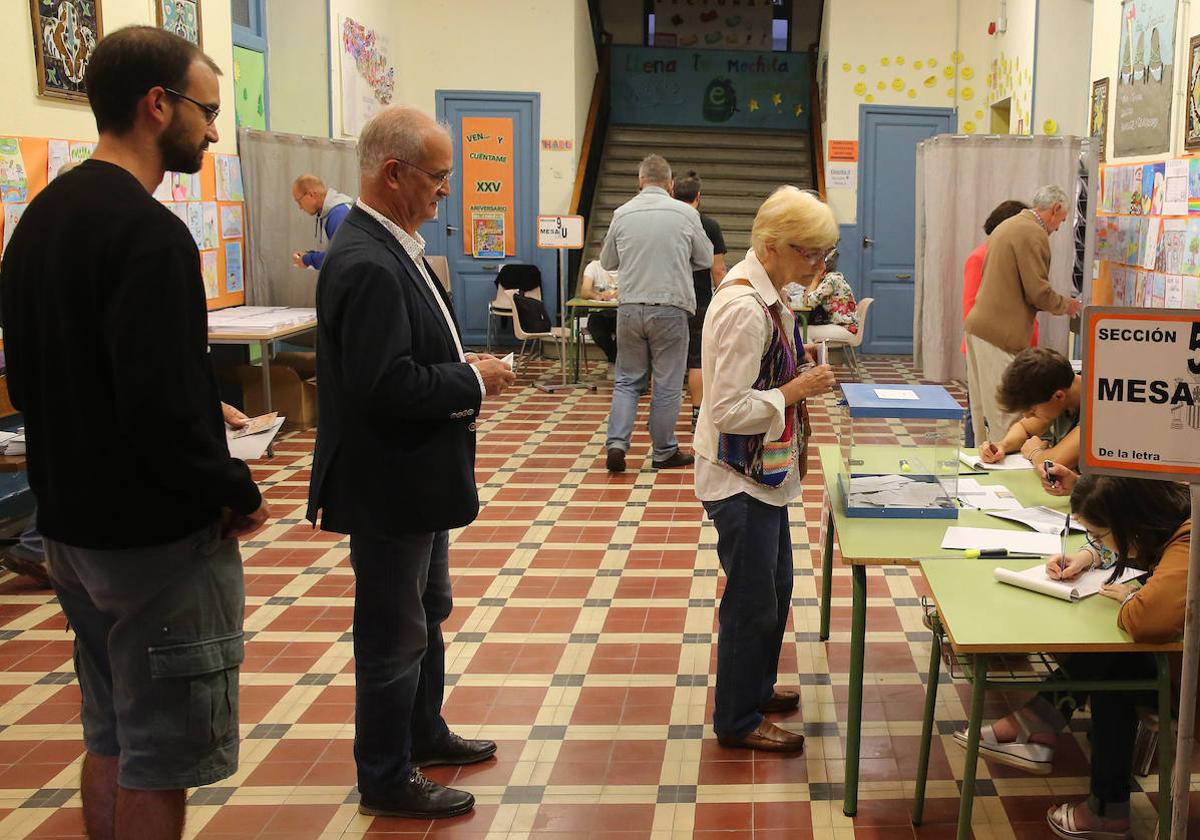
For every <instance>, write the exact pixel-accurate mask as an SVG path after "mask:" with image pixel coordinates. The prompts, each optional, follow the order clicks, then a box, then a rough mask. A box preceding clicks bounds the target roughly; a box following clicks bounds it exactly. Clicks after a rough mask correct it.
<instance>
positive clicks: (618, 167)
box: [600, 158, 810, 185]
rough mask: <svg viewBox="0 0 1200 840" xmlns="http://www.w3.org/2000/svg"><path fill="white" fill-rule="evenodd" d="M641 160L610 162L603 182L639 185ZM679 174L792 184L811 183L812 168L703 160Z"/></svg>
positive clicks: (682, 165)
mask: <svg viewBox="0 0 1200 840" xmlns="http://www.w3.org/2000/svg"><path fill="white" fill-rule="evenodd" d="M640 160H641V158H639V159H638V160H636V161H635V160H628V161H621V160H607V161H605V162H604V165H603V166H602V168H601V176H600V177H601V179H604V178H607V177H609V176H615V177H620V178H625V179H627V180H629V181H631V182H632V183H633V184H634V185H636V184H637V171H638V163H639V162H640ZM675 168H676V169H677V170H678V171H680V172H686V171H687V170H689V169H695V170H696V171H697V172H698V173H699V174H700V178H701V179H702V180H704V181H708V180H710V179H711V180H728V181H735V182H741V183H746V182H750V181H763V182H768V183H772V184H790V183H796V182H797V181H801V180H803V181H805V182H808V181H809V180H810V177H809V167H808V165H807V164H788V163H784V162H779V163H750V162H740V163H714V162H703V161H690V162H687V163H686V164H685V163H683V162H681V163H680V164H679V165H678V166H676V167H675Z"/></svg>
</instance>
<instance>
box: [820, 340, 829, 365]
mask: <svg viewBox="0 0 1200 840" xmlns="http://www.w3.org/2000/svg"><path fill="white" fill-rule="evenodd" d="M817 364H818V365H827V364H829V345H828V344H827V343H826V342H824V341H822V342H821V343H820V344H818V345H817Z"/></svg>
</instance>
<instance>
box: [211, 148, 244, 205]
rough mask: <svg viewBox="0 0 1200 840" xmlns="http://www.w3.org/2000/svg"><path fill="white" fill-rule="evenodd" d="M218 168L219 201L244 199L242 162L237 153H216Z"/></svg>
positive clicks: (214, 162) (215, 163)
mask: <svg viewBox="0 0 1200 840" xmlns="http://www.w3.org/2000/svg"><path fill="white" fill-rule="evenodd" d="M213 165H214V166H215V167H216V170H217V201H244V200H245V198H246V196H245V192H244V190H243V189H242V163H241V160H240V159H239V158H238V157H237V155H215V156H214V158H213Z"/></svg>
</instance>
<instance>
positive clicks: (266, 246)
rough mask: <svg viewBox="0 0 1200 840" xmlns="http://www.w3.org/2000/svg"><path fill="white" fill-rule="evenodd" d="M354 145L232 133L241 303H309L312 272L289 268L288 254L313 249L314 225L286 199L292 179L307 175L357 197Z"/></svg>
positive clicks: (251, 132)
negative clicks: (242, 211) (238, 168)
mask: <svg viewBox="0 0 1200 840" xmlns="http://www.w3.org/2000/svg"><path fill="white" fill-rule="evenodd" d="M354 147H355V144H354V143H353V142H350V141H346V140H330V139H329V138H327V137H305V136H303V135H300V134H281V133H277V132H271V131H254V130H252V129H247V128H243V129H240V130H239V131H238V152H239V154H240V155H241V158H242V179H243V182H244V184H245V189H246V227H247V232H246V268H245V270H246V303H248V304H250V305H252V306H304V307H311V306H314V305H315V301H314V296H315V293H316V288H317V272H315V271H313V270H312V269H311V268H295V267H294V266H293V265H292V252H293V251H307V250H309V249H311V248H316V247H317V243H316V237H315V230H316V222H315V220H314V219H313V217H312V216H308V215H306V214H305V213H303V212H301V210H300V208H299V207H297V206H296V203H295V202H294V201H292V181H294V180H295V179H296V176H297V175H303V174H305V173H311V174H313V175H316V176H318V177H319V178H321V180H323V181H324V182H325V183H326V184H328V185H329V186H330V187H332V188H333V189H336V190H338V191H339V192H343V193H345V194H346V195H349V196H351V197H357V196H358V160H357V158H356V157H355V151H354Z"/></svg>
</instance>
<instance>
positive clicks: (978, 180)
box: [913, 134, 1090, 382]
mask: <svg viewBox="0 0 1200 840" xmlns="http://www.w3.org/2000/svg"><path fill="white" fill-rule="evenodd" d="M1080 151H1081V141H1080V138H1078V137H1046V136H1036V137H1030V136H1017V135H1013V136H1009V135H989V136H986V137H970V136H965V135H951V134H941V135H938V136H937V137H931V138H930V139H928V140H926V141H924V142H922V143H920V144H919V145H918V146H917V241H916V272H915V273H916V278H915V279H916V298H915V307H914V311H913V357H914V361H915V362H916V363H917V365H918V366H919V367H920V369H921V373H922V376H924V377H925V378H926V379H930V380H933V381H935V382H945V381H948V380H951V379H960V380H961V379H966V360H965V358H964V357H963V354H962V353H961V352H960V350H959V348H960V344H961V342H962V338H963V329H962V320H963V319H962V288H963V263H965V262H966V260H967V256H968V255H969V254H970V253H971V251H973V250H974V249H975V248H976V247H977V246H978V245H980V244H981V243H982V242H983V241H984V235H983V223H984V220H986V219H987V217H988V214H989V213H991V212H992V210H993V208H995V206H996V205H997V204H999V203H1000V202H1001V201H1004V200H1005V199H1009V198H1015V199H1020V200H1021V201H1024V202H1026V203H1028V202H1029V201H1030V200H1031V199H1032V198H1033V194H1034V192H1036V191H1037V188H1038V187H1040V186H1042V185H1044V184H1057V185H1058V186H1060V187H1062V188H1063V190H1064V191H1066V193H1067V195H1068V196H1071V197H1072V199H1073V198H1074V196H1075V192H1076V184H1077V182H1078V169H1079V156H1080ZM1074 226H1075V210H1074V206H1072V208H1071V212H1070V214H1069V215H1068V216H1067V220H1066V221H1065V222H1063V224H1062V227H1060V228H1059V229H1058V232H1057V233H1055V234H1054V235H1052V236H1051V237H1050V283H1051V285H1052V286H1053V287H1054V288H1055V289H1056V290H1058V291H1059V292H1061V293H1062V294H1065V295H1072V294H1074V290H1073V287H1072V284H1071V271H1072V267H1073V265H1074V262H1075V242H1074V238H1073V233H1072V231H1073V229H1074ZM1089 279H1090V278H1089ZM1038 320H1039V323H1040V324H1041V337H1040V344H1041V345H1043V346H1046V347H1052V348H1054V349H1056V350H1060V351H1062V352H1063V353H1066V352H1067V334H1068V328H1069V325H1068V323H1067V319H1066V318H1065V317H1056V316H1048V315H1046V314H1045V313H1042V314H1040V315H1039V316H1038Z"/></svg>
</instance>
